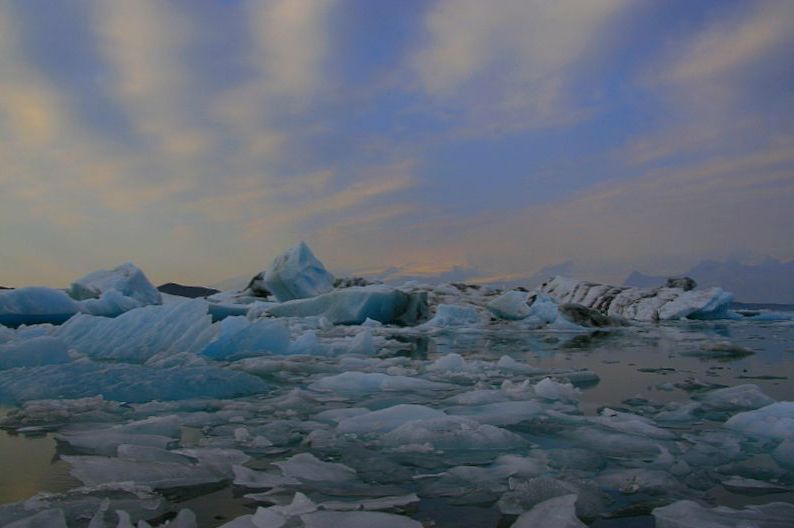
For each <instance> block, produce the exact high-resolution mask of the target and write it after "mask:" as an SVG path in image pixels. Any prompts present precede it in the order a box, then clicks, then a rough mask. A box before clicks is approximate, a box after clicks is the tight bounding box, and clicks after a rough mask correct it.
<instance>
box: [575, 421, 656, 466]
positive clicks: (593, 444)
mask: <svg viewBox="0 0 794 528" xmlns="http://www.w3.org/2000/svg"><path fill="white" fill-rule="evenodd" d="M562 435H563V436H564V437H566V438H569V439H572V440H574V441H575V442H576V443H577V444H579V445H580V446H582V447H586V448H587V449H590V450H591V451H595V452H597V453H600V454H602V455H605V456H609V457H614V458H626V459H632V460H634V459H646V460H653V459H655V458H656V457H658V456H659V453H660V452H661V448H660V447H659V444H658V442H659V440H656V439H650V438H645V437H644V436H637V435H634V434H624V433H613V432H608V431H604V430H603V429H600V428H593V427H577V428H575V429H572V430H565V431H563V433H562Z"/></svg>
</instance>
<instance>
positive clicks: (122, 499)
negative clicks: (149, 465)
mask: <svg viewBox="0 0 794 528" xmlns="http://www.w3.org/2000/svg"><path fill="white" fill-rule="evenodd" d="M53 509H58V510H62V511H63V514H64V517H65V518H66V522H67V524H68V526H85V522H86V519H89V518H92V517H100V518H101V519H102V520H103V519H104V515H102V513H104V512H107V511H108V510H109V509H111V510H116V509H121V510H125V511H127V512H131V513H132V514H133V515H134V516H135V517H137V518H139V519H152V518H156V517H158V516H160V515H162V514H164V513H166V512H167V511H168V503H167V502H166V501H165V500H164V499H163V498H162V497H161V496H160V495H157V494H156V493H154V492H152V490H151V489H150V488H147V487H143V486H135V485H133V484H131V483H129V482H127V483H121V484H109V485H102V486H97V487H79V488H74V489H71V490H69V491H66V492H63V493H51V492H40V493H38V494H36V495H34V496H33V497H30V498H28V499H26V500H24V501H22V502H17V503H13V504H4V505H2V506H0V526H3V527H7V526H9V524H10V523H12V522H14V521H18V520H21V519H23V518H25V517H29V516H31V515H33V514H34V513H40V512H42V511H45V510H53ZM97 514H99V515H97ZM37 526H38V527H43V528H49V527H50V526H51V525H50V524H41V525H37ZM56 526H57V525H56ZM88 528H105V524H100V523H99V520H98V521H97V523H96V524H95V525H91V524H89V526H88Z"/></svg>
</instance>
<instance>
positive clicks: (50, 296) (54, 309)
mask: <svg viewBox="0 0 794 528" xmlns="http://www.w3.org/2000/svg"><path fill="white" fill-rule="evenodd" d="M79 310H80V307H79V305H78V304H77V303H76V302H75V301H74V300H73V299H72V298H71V297H69V296H68V295H67V294H66V292H64V291H63V290H56V289H53V288H43V287H39V286H29V287H26V288H17V289H15V290H8V291H0V325H7V326H19V325H22V324H39V323H55V324H59V323H62V322H64V321H66V320H67V319H69V318H70V317H71V316H73V315H74V314H76V313H77V312H78V311H79Z"/></svg>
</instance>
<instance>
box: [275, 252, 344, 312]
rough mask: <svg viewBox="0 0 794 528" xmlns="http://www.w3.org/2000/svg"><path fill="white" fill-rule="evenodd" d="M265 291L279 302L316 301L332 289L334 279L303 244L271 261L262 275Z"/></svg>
mask: <svg viewBox="0 0 794 528" xmlns="http://www.w3.org/2000/svg"><path fill="white" fill-rule="evenodd" d="M264 283H265V287H266V288H267V289H268V290H269V291H270V292H272V293H273V295H275V296H276V298H277V299H278V300H279V301H281V302H284V301H290V300H292V299H304V298H307V297H316V296H317V295H320V294H322V293H327V292H329V291H331V290H333V288H334V276H333V275H331V274H330V273H328V271H327V270H326V269H325V266H323V263H322V262H320V261H319V260H317V257H315V256H314V253H312V250H311V249H309V246H308V245H307V244H306V243H305V242H301V243H299V244H298V245H297V246H294V247H291V248H290V249H288V250H287V251H285V252H284V253H282V254H281V255H279V256H278V257H276V258H275V259H274V260H273V263H272V264H271V265H270V268H269V269H268V270H267V272H266V273H265V280H264Z"/></svg>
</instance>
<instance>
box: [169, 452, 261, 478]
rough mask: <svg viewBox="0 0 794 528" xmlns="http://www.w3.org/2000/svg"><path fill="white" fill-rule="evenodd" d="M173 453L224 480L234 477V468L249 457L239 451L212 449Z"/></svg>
mask: <svg viewBox="0 0 794 528" xmlns="http://www.w3.org/2000/svg"><path fill="white" fill-rule="evenodd" d="M174 453H176V454H178V455H182V456H185V457H188V458H191V459H194V460H195V461H196V462H197V463H198V464H199V465H200V466H201V467H203V468H206V469H209V470H211V471H213V472H215V473H217V474H219V475H223V476H224V477H226V478H229V479H231V478H233V477H234V469H233V468H234V467H235V466H238V465H240V464H244V463H246V462H248V461H249V460H250V459H251V457H249V456H248V455H246V454H245V453H243V452H242V451H240V450H239V449H219V448H212V447H204V448H190V449H177V450H176V451H174Z"/></svg>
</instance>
